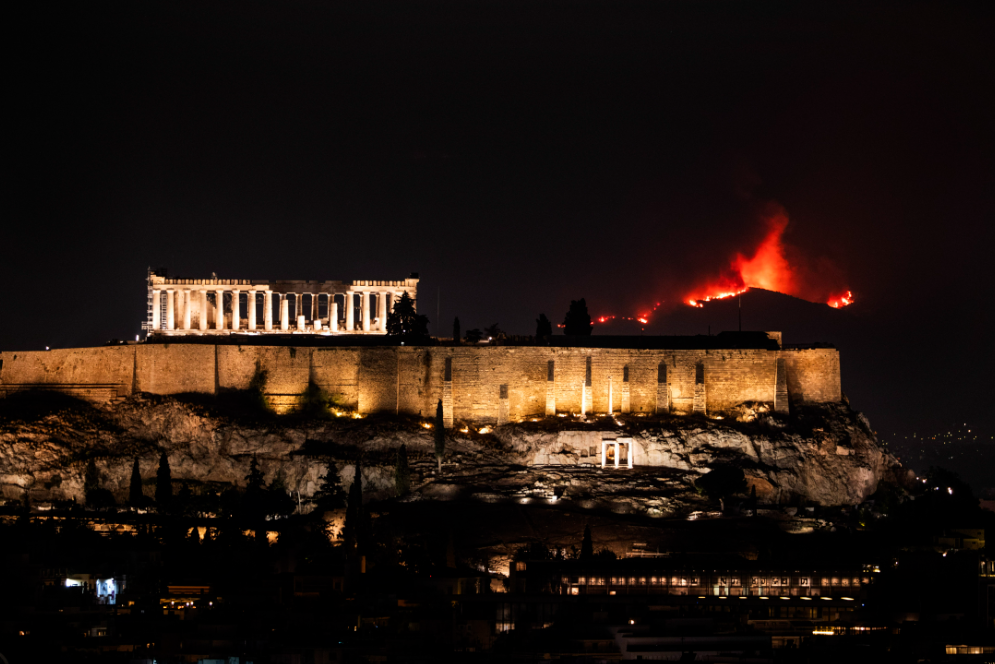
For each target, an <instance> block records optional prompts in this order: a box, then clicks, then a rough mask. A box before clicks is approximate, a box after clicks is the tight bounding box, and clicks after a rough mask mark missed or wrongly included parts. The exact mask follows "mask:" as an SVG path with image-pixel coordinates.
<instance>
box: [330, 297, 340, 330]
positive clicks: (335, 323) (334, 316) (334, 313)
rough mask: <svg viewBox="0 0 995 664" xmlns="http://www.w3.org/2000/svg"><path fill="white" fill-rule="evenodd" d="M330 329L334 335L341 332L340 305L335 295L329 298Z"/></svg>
mask: <svg viewBox="0 0 995 664" xmlns="http://www.w3.org/2000/svg"><path fill="white" fill-rule="evenodd" d="M328 329H329V330H331V331H332V334H337V333H338V331H339V303H338V302H336V301H335V295H334V294H332V295H331V296H329V298H328Z"/></svg>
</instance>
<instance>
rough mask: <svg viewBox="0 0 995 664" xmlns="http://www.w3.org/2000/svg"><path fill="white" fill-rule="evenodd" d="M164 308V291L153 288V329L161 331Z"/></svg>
mask: <svg viewBox="0 0 995 664" xmlns="http://www.w3.org/2000/svg"><path fill="white" fill-rule="evenodd" d="M161 310H162V291H160V290H153V291H152V329H153V330H155V331H157V332H158V331H159V328H160V327H162V323H161V322H160V320H159V317H160V311H161Z"/></svg>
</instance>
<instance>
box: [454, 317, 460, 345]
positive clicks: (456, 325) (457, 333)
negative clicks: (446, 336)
mask: <svg viewBox="0 0 995 664" xmlns="http://www.w3.org/2000/svg"><path fill="white" fill-rule="evenodd" d="M453 341H455V342H456V343H459V342H460V326H459V316H457V317H456V319H455V320H453Z"/></svg>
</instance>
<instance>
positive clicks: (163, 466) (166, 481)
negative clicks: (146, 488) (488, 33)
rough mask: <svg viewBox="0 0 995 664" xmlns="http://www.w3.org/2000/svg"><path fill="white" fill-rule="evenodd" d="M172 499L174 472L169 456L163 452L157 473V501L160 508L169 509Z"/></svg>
mask: <svg viewBox="0 0 995 664" xmlns="http://www.w3.org/2000/svg"><path fill="white" fill-rule="evenodd" d="M172 500H173V473H172V471H171V470H170V469H169V457H168V456H167V455H166V453H165V452H163V453H162V454H160V455H159V470H157V471H156V474H155V502H156V504H157V505H158V507H159V509H160V510H167V509H169V504H170V503H171V502H172Z"/></svg>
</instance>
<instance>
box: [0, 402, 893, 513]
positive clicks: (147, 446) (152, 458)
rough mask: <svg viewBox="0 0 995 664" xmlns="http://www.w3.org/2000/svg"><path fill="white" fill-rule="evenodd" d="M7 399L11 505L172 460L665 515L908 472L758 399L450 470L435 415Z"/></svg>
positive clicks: (378, 490)
mask: <svg viewBox="0 0 995 664" xmlns="http://www.w3.org/2000/svg"><path fill="white" fill-rule="evenodd" d="M26 399H27V398H25V401H24V403H23V404H21V405H19V404H17V403H14V402H13V401H12V398H8V399H7V403H6V404H5V405H4V406H3V409H2V413H0V417H2V420H0V484H2V490H3V496H4V498H6V499H8V500H22V499H23V496H24V495H25V492H27V494H28V495H29V497H30V499H31V500H32V502H33V503H35V504H44V503H46V502H51V501H55V500H67V499H75V500H77V501H82V500H83V476H84V470H85V467H86V465H87V464H88V462H89V461H90V460H94V461H95V464H96V467H97V470H98V472H99V475H100V480H99V481H100V484H101V486H102V487H103V488H107V489H109V490H110V491H111V492H112V493H113V494H114V495H115V497H116V498H117V500H118V501H119V502H122V503H123V502H124V500H125V499H126V498H127V495H128V489H129V481H130V476H131V468H132V463H133V460H134V459H135V458H138V459H139V462H140V467H141V472H142V476H143V478H145V483H146V484H147V485H148V486H147V487H146V490H145V492H146V493H147V494H148V495H152V493H153V491H154V481H155V475H156V468H157V465H158V459H159V455H160V453H161V452H162V451H165V452H166V453H167V454H168V458H169V462H170V466H171V469H172V478H173V481H174V484H176V485H177V487H178V486H180V485H182V484H183V483H187V484H188V485H189V486H190V487H191V488H192V489H193V490H194V491H195V492H197V491H205V490H217V491H220V490H223V489H225V488H227V487H229V486H232V485H234V486H244V484H245V477H246V475H247V474H248V472H249V464H250V461H251V460H252V459H253V458H255V459H256V460H257V461H258V463H259V465H260V468H261V469H262V470H263V472H264V474H265V476H266V479H267V481H271V480H272V479H273V478H276V477H278V476H279V477H280V478H281V479H282V482H283V484H284V486H286V488H287V489H288V490H289V491H291V492H292V495H293V496H294V497H295V498H299V499H300V500H301V501H302V503H304V502H306V501H307V499H308V498H309V497H310V496H311V494H312V493H313V492H314V491H315V489H316V488H317V486H318V483H319V478H320V477H321V476H322V475H323V474H325V473H326V472H327V471H328V469H329V468H330V467H331V468H334V470H335V471H336V472H339V473H340V474H341V476H342V479H343V484H345V485H346V486H347V485H348V484H349V483H350V482H351V481H352V477H353V474H354V469H355V465H354V464H355V463H356V461H357V460H362V462H363V478H364V486H365V489H366V492H367V495H368V496H371V497H373V498H378V497H380V498H386V497H389V496H391V495H393V486H392V484H393V463H394V458H395V453H396V449H397V448H398V447H399V446H400V445H401V444H405V445H406V446H407V449H408V453H409V457H410V458H411V460H412V471H413V480H414V481H413V486H414V487H415V490H414V492H413V494H412V496H411V497H410V498H409V499H410V500H418V499H443V500H445V499H452V498H454V497H457V496H464V497H468V498H476V499H480V500H491V501H494V500H504V499H511V498H515V499H524V500H530V499H533V498H538V499H546V500H550V501H557V500H563V501H567V500H573V501H576V502H578V503H580V504H581V505H582V506H595V505H599V506H602V507H608V508H611V509H615V510H616V511H627V512H629V511H631V512H641V513H646V514H650V515H655V516H666V515H668V514H670V513H672V512H674V511H675V510H680V509H687V507H688V505H690V504H693V503H695V502H697V503H701V499H700V498H698V497H697V494H696V492H695V491H694V487H693V482H694V480H695V479H696V478H698V477H699V476H701V475H702V474H704V473H707V472H709V471H710V470H712V469H714V468H717V467H720V466H736V467H739V468H742V469H743V471H744V472H745V474H746V476H747V481H748V482H749V483H750V485H752V486H755V487H756V489H757V495H758V497H759V498H760V499H761V500H762V501H764V502H768V503H780V504H790V503H793V502H796V501H797V500H798V499H799V498H802V499H805V500H808V501H810V502H814V503H818V504H823V505H841V504H855V503H859V502H861V501H863V500H864V499H866V498H867V497H868V496H869V495H871V494H872V493H874V491H875V490H876V489H877V485H878V483H879V482H881V481H899V482H901V481H904V480H905V471H904V470H903V469H902V468H901V466H900V465H899V464H898V462H897V461H896V459H895V458H894V457H892V456H890V455H888V454H887V453H885V452H884V451H883V450H882V449H881V448H880V447H879V446H878V444H877V442H876V440H875V438H874V435H873V433H872V431H871V429H870V427H869V425H868V423H867V420H866V419H865V418H864V417H863V416H861V415H859V414H858V413H855V412H853V411H851V410H850V409H849V408H848V407H847V406H846V405H845V404H837V405H833V406H829V407H820V408H812V409H805V410H802V411H796V412H793V413H792V416H791V417H790V418H788V419H778V418H775V417H773V416H772V415H771V414H769V413H766V412H765V409H764V408H763V407H762V406H758V407H757V408H750V407H749V406H744V407H743V408H742V411H741V415H740V417H738V418H736V419H735V420H733V419H729V420H717V419H708V418H700V417H662V418H648V417H646V418H644V417H634V416H620V415H616V416H615V417H614V418H607V417H604V418H599V419H592V420H585V421H580V420H579V419H577V418H548V419H544V420H538V421H532V422H525V423H519V424H511V425H506V426H502V427H497V428H495V429H494V430H493V431H491V430H489V429H487V428H482V429H479V430H476V429H473V428H469V427H463V428H461V429H455V430H453V431H452V432H451V436H450V440H449V443H448V444H447V455H446V462H445V466H444V471H443V473H442V475H441V476H438V477H436V476H435V473H434V469H435V461H434V456H433V442H432V432H431V430H430V428H429V424H430V423H428V422H424V421H418V420H413V419H403V418H402V419H398V418H392V417H391V418H388V417H366V418H358V417H353V416H349V415H346V416H342V417H321V418H303V417H294V416H281V417H277V416H266V415H260V414H253V415H249V416H246V415H243V414H239V413H233V412H231V410H230V409H226V408H224V407H222V406H221V405H219V404H218V403H217V402H200V403H197V402H193V401H189V400H182V399H175V398H169V397H159V396H150V395H137V396H135V397H132V398H130V399H127V400H124V401H121V402H119V403H116V404H113V405H108V406H99V407H98V406H89V405H86V404H83V403H79V402H59V403H56V404H54V405H52V404H48V405H47V406H45V407H42V408H36V407H35V406H32V405H30V404H29V405H27V406H24V407H21V406H23V405H24V404H28V403H29V402H28V401H27V400H26ZM616 437H625V438H631V440H632V441H633V442H632V444H631V446H632V449H633V455H634V462H635V468H634V469H633V470H631V471H630V470H627V469H624V468H620V469H618V470H615V469H614V468H612V467H609V468H606V469H604V470H602V469H601V467H600V457H599V456H598V455H600V449H601V445H600V441H601V440H602V439H605V438H607V439H611V438H616Z"/></svg>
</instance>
